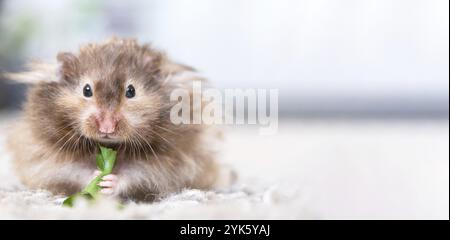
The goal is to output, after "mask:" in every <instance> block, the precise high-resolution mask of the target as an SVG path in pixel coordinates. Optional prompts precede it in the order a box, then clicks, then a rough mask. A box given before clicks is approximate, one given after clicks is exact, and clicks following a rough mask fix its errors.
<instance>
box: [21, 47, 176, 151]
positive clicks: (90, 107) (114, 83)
mask: <svg viewBox="0 0 450 240" xmlns="http://www.w3.org/2000/svg"><path fill="white" fill-rule="evenodd" d="M57 60H58V63H59V71H58V73H59V74H58V75H59V76H58V80H57V81H55V82H50V83H45V84H41V85H39V86H38V87H37V88H36V90H35V94H33V97H32V99H30V100H29V101H35V102H39V104H33V103H32V104H31V105H30V106H31V107H32V108H36V109H30V110H31V111H33V112H35V113H36V114H35V115H37V118H39V119H38V121H39V122H40V128H43V129H45V131H43V132H45V133H46V134H47V136H51V137H53V138H54V139H53V141H54V142H56V141H59V142H60V143H64V142H67V141H73V140H77V139H78V140H80V139H81V140H83V139H85V140H88V141H90V142H99V143H105V144H108V143H109V144H115V143H123V142H130V143H132V142H133V141H134V142H135V143H136V142H145V141H146V139H147V138H148V136H151V135H152V133H154V132H155V129H154V127H155V125H158V124H161V122H162V121H166V120H167V119H168V118H166V117H165V116H166V115H165V114H167V113H168V112H169V111H168V110H167V108H168V106H167V102H168V101H167V99H168V97H167V96H168V95H169V94H168V93H167V92H165V91H166V90H165V88H164V78H165V77H164V76H163V74H162V71H161V67H162V65H163V64H164V61H165V56H164V54H162V53H160V52H158V51H156V50H154V49H152V48H150V47H149V46H147V45H145V46H140V45H138V44H137V43H136V42H135V41H127V40H120V41H111V42H107V43H103V44H89V45H87V46H85V47H82V48H81V49H80V51H79V53H78V54H72V53H59V54H58V56H57ZM35 117H36V116H35ZM41 130H42V129H41ZM69 138H72V140H68V139H69ZM61 139H63V140H62V141H61ZM139 139H141V140H139ZM59 145H61V144H59Z"/></svg>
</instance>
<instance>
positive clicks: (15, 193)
mask: <svg viewBox="0 0 450 240" xmlns="http://www.w3.org/2000/svg"><path fill="white" fill-rule="evenodd" d="M13 120H14V117H11V116H10V115H5V114H0V131H1V132H2V133H5V131H6V130H7V129H8V126H9V124H10V123H11V122H12V121H13ZM448 132H449V129H448V120H442V121H431V120H430V121H425V120H420V121H419V120H413V121H344V120H341V121H324V120H321V121H313V120H300V121H282V122H280V129H279V133H278V134H277V135H274V136H259V135H258V131H257V129H256V128H252V127H246V128H234V129H229V130H227V136H228V137H227V139H226V143H225V144H224V146H223V155H222V159H221V161H222V162H224V163H226V164H229V165H232V166H233V167H234V168H235V169H236V170H237V172H238V175H239V181H238V183H237V184H236V185H235V186H233V187H231V188H229V189H222V190H220V191H211V192H202V191H198V190H185V191H184V192H182V193H179V194H175V195H173V196H170V197H168V198H166V199H163V200H161V201H159V202H156V203H152V204H130V205H127V206H126V207H125V208H124V209H122V210H119V209H117V207H116V205H115V204H114V203H112V202H110V201H108V200H104V201H101V202H99V203H98V204H97V205H95V206H88V205H87V204H84V203H81V204H80V205H79V206H77V207H75V208H73V209H67V208H63V207H61V206H59V202H60V200H61V196H52V195H51V194H49V193H47V192H45V191H34V192H33V191H28V190H26V189H25V188H24V187H23V186H21V185H20V184H19V183H18V181H17V179H15V177H14V174H13V172H12V171H11V168H10V167H11V166H10V156H9V155H8V154H7V153H6V152H5V149H4V141H5V139H4V134H2V135H0V154H1V155H0V219H23V218H25V219H234V218H238V219H342V218H343V219H423V218H425V219H430V218H431V219H448V218H449V147H448V144H449V136H448Z"/></svg>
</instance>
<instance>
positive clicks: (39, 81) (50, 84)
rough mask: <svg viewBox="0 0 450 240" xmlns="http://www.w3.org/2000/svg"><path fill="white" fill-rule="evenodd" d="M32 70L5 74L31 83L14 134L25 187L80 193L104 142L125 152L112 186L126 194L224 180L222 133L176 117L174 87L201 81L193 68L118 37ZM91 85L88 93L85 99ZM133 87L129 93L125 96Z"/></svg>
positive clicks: (135, 196)
mask: <svg viewBox="0 0 450 240" xmlns="http://www.w3.org/2000/svg"><path fill="white" fill-rule="evenodd" d="M29 68H30V69H29V71H26V72H22V73H12V74H8V77H9V78H11V79H14V80H17V81H21V82H26V83H27V84H29V91H28V94H27V100H26V103H25V105H24V109H23V117H22V119H21V120H20V121H19V122H18V123H17V127H16V128H15V129H14V131H12V134H11V136H10V138H9V146H10V149H11V151H12V153H13V161H14V166H15V170H16V172H17V174H18V176H19V177H20V179H21V180H22V182H23V183H24V184H25V185H26V186H28V187H30V188H33V189H47V190H49V191H51V192H53V193H54V194H66V195H67V194H72V193H74V192H77V191H80V190H81V189H82V188H83V187H84V186H85V185H86V184H87V183H88V182H89V181H90V180H91V179H92V176H93V174H94V171H95V170H96V164H95V154H96V153H97V151H98V145H104V146H108V147H112V148H114V149H116V150H117V151H118V157H117V161H116V166H115V168H114V170H113V174H114V176H115V177H116V178H114V181H117V182H116V183H114V184H110V185H108V183H105V188H108V187H110V188H113V189H111V190H113V191H112V192H110V193H112V194H113V195H115V196H118V197H121V198H123V199H131V200H135V201H150V200H154V199H155V197H160V196H164V195H166V194H169V193H173V192H177V191H180V190H181V189H183V188H200V189H208V188H211V187H213V186H215V184H216V183H217V181H218V173H219V168H218V165H217V164H216V161H215V150H214V149H213V147H212V143H213V142H215V141H216V140H217V139H218V138H219V135H220V133H219V132H217V131H215V130H214V129H212V128H211V127H207V126H204V125H192V124H180V125H174V124H173V123H171V122H170V119H169V113H170V109H171V107H172V106H173V105H174V104H175V103H174V102H171V101H170V99H169V97H170V93H171V91H172V90H174V89H176V88H183V89H186V90H187V91H189V92H190V94H191V96H192V82H193V81H194V80H201V81H204V80H203V79H202V78H200V77H197V76H196V74H195V71H194V70H193V69H192V68H190V67H187V66H184V65H180V64H177V63H174V62H172V61H171V60H170V59H169V58H168V57H167V56H166V55H165V54H164V53H162V52H161V51H158V50H156V49H154V48H153V47H151V46H150V45H140V44H138V43H137V41H136V40H131V39H117V38H113V39H110V40H108V41H106V42H102V43H92V44H87V45H84V46H82V47H81V48H80V49H79V52H78V53H77V54H72V53H59V54H58V56H57V64H46V63H39V62H34V63H31V64H30V66H29ZM187 73H188V74H187ZM87 85H89V89H90V90H91V93H92V96H91V97H86V96H84V92H85V91H87V90H86V89H87V87H86V86H87ZM130 85H132V86H133V90H134V92H135V96H134V97H132V98H128V97H127V96H128V95H126V92H127V91H128V90H129V86H130ZM86 95H87V96H89V94H86ZM192 108H195V106H192ZM193 110H194V109H192V111H193ZM100 128H103V130H102V131H99V129H100ZM108 134H109V135H108Z"/></svg>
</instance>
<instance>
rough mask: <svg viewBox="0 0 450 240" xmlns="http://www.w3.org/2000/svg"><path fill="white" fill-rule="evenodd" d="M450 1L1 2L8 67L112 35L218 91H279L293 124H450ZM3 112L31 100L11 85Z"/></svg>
mask: <svg viewBox="0 0 450 240" xmlns="http://www.w3.org/2000/svg"><path fill="white" fill-rule="evenodd" d="M448 7H449V1H446V0H430V1H425V0H412V1H411V0H396V1H390V0H378V1H370V0H368V1H357V0H341V1H332V0H318V1H311V0H308V1H304V0H303V1H295V0H281V1H270V0H258V1H256V0H244V1H241V0H226V1H225V0H218V1H209V0H198V1H195V2H192V1H186V0H169V1H157V0H156V1H155V0H153V1H136V0H131V1H126V2H124V1H117V0H116V1H106V0H96V1H89V0H67V1H54V0H41V1H26V0H14V1H11V0H10V1H8V0H0V67H1V70H3V71H10V70H20V69H21V67H22V66H23V63H24V62H25V61H27V60H30V59H35V58H38V59H46V60H49V61H55V60H54V59H55V56H56V53H57V52H58V51H63V50H64V51H70V50H72V51H75V50H76V49H77V48H78V46H79V45H80V44H82V43H86V42H90V41H100V40H103V39H105V38H108V37H110V36H112V35H115V36H124V37H135V38H137V39H139V41H140V42H151V43H153V44H154V45H155V46H156V47H158V48H160V49H163V50H165V51H166V52H167V53H168V54H169V55H170V56H172V57H173V58H174V59H176V60H178V61H180V62H183V63H187V64H189V65H192V66H194V67H195V68H197V69H198V70H199V71H201V72H202V73H203V74H204V75H205V76H206V77H208V78H209V79H210V80H211V81H212V82H213V84H214V85H215V86H216V87H219V88H237V87H238V88H278V89H280V113H281V114H282V115H298V116H308V115H330V114H331V115H345V116H347V115H357V116H362V115H385V116H403V115H410V116H427V117H431V116H433V117H434V116H439V117H442V116H448V109H449V105H448V103H449V101H448V94H449V68H448V65H449V21H448ZM0 89H1V90H0V91H1V92H0V103H1V104H0V105H1V106H2V107H17V105H18V104H17V103H19V102H20V101H21V99H22V93H18V92H16V91H15V90H16V88H14V90H12V89H11V87H8V86H5V85H3V84H2V85H1V88H0Z"/></svg>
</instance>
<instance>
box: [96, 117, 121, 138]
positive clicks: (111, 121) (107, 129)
mask: <svg viewBox="0 0 450 240" xmlns="http://www.w3.org/2000/svg"><path fill="white" fill-rule="evenodd" d="M117 122H118V121H117V119H115V118H114V117H112V116H103V117H96V118H95V123H96V124H97V129H98V131H99V132H100V133H103V134H113V133H114V132H115V131H116V127H117Z"/></svg>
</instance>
